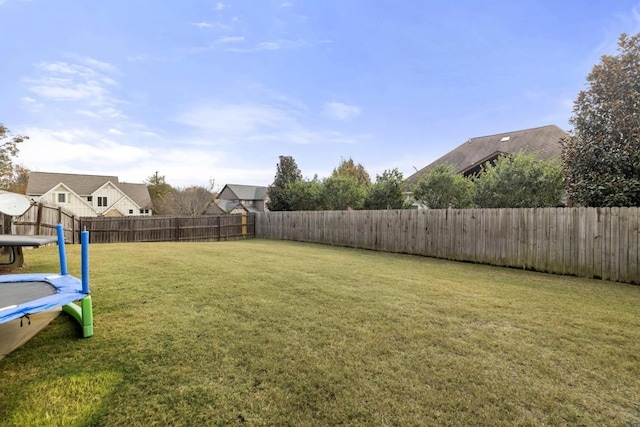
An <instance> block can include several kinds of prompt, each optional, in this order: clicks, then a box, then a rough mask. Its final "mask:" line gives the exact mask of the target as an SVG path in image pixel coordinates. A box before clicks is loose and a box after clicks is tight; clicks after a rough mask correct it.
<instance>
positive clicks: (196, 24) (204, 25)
mask: <svg viewBox="0 0 640 427" xmlns="http://www.w3.org/2000/svg"><path fill="white" fill-rule="evenodd" d="M191 25H193V26H194V27H198V28H212V27H213V24H211V23H209V22H204V21H203V22H194V23H192V24H191Z"/></svg>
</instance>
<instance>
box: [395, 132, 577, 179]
mask: <svg viewBox="0 0 640 427" xmlns="http://www.w3.org/2000/svg"><path fill="white" fill-rule="evenodd" d="M566 136H569V134H568V133H567V132H565V131H563V130H562V129H560V128H559V127H558V126H555V125H549V126H542V127H537V128H533V129H525V130H518V131H514V132H505V133H499V134H495V135H488V136H480V137H476V138H471V139H469V140H468V141H467V142H465V143H464V144H462V145H460V146H458V147H457V148H456V149H454V150H453V151H450V152H449V153H447V154H445V155H444V156H442V157H440V158H439V159H437V160H436V161H434V162H432V163H430V164H429V165H427V166H425V167H424V168H422V169H421V170H419V171H418V172H416V173H414V174H413V175H411V176H410V177H408V178H407V179H406V180H405V184H407V185H412V184H415V183H416V182H417V181H418V178H419V177H420V176H421V175H423V174H425V173H427V172H428V171H429V170H431V169H433V168H434V167H436V166H438V165H441V164H445V163H449V164H452V165H454V166H455V167H456V168H457V169H458V172H460V173H462V174H465V175H469V174H472V173H475V172H478V171H479V170H480V167H481V166H482V164H484V163H485V162H487V161H490V160H493V159H495V158H496V157H498V156H500V155H509V154H517V153H519V152H523V153H526V154H534V155H535V156H536V157H538V158H540V159H541V160H548V159H552V158H556V157H559V156H560V152H561V150H562V147H561V145H560V140H561V139H562V138H564V137H566Z"/></svg>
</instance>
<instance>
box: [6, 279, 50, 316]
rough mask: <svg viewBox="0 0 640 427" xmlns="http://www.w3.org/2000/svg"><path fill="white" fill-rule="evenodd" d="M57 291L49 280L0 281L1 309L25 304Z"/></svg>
mask: <svg viewBox="0 0 640 427" xmlns="http://www.w3.org/2000/svg"><path fill="white" fill-rule="evenodd" d="M55 293H56V288H55V287H54V286H53V285H51V284H49V283H47V282H39V281H38V282H4V283H0V310H1V309H2V308H3V307H9V306H12V305H18V304H23V303H25V302H28V301H33V300H36V299H38V298H43V297H46V296H49V295H53V294H55Z"/></svg>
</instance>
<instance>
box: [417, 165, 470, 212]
mask: <svg viewBox="0 0 640 427" xmlns="http://www.w3.org/2000/svg"><path fill="white" fill-rule="evenodd" d="M412 191H413V197H414V198H415V199H416V200H417V201H418V202H419V203H422V204H423V205H426V206H427V207H429V208H431V209H447V208H457V209H462V208H469V207H471V206H472V205H473V194H474V185H473V182H472V181H471V180H469V179H467V178H465V177H464V176H462V175H461V174H459V173H458V171H457V169H456V167H455V166H453V165H451V164H441V165H438V166H436V167H434V168H433V169H431V170H430V171H429V172H427V173H426V174H424V175H422V176H421V177H420V179H418V182H417V183H416V184H415V185H414V186H413V188H412Z"/></svg>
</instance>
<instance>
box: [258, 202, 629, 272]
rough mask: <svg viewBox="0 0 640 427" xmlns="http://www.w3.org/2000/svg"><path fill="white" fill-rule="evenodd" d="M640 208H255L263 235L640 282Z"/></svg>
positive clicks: (281, 238) (259, 228)
mask: <svg viewBox="0 0 640 427" xmlns="http://www.w3.org/2000/svg"><path fill="white" fill-rule="evenodd" d="M639 212H640V208H624V207H623V208H536V209H429V210H389V211H309V212H307V211H305V212H264V213H258V214H256V219H255V221H256V222H255V227H256V237H261V238H269V239H280V240H295V241H302V242H314V243H325V244H331V245H339V246H348V247H354V248H363V249H371V250H378V251H385V252H397V253H407V254H414V255H422V256H429V257H435V258H444V259H451V260H456V261H467V262H475V263H482V264H491V265H497V266H505V267H515V268H523V269H529V270H536V271H542V272H548V273H556V274H566V275H575V276H579V277H587V278H600V279H603V280H611V281H616V282H625V283H636V284H638V283H640V268H639V264H640V263H639V261H640V259H639V257H640V250H639V246H640V241H639V233H638V226H639V221H640V219H639V217H640V214H639Z"/></svg>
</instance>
